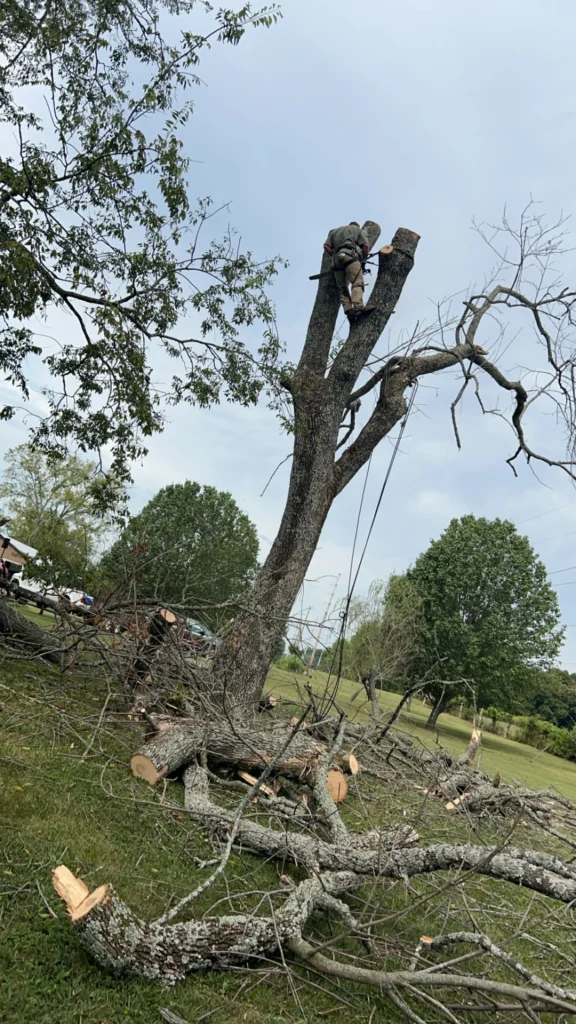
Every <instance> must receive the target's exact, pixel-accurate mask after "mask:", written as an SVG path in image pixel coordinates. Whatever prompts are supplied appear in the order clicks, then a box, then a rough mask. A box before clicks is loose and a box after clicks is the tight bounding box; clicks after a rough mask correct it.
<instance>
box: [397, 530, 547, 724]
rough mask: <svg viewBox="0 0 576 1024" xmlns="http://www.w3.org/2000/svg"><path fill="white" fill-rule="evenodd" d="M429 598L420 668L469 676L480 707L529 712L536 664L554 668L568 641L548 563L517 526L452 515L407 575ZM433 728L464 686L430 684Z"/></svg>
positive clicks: (438, 673)
mask: <svg viewBox="0 0 576 1024" xmlns="http://www.w3.org/2000/svg"><path fill="white" fill-rule="evenodd" d="M406 576H407V579H408V580H409V582H410V583H411V584H412V586H413V587H414V589H415V591H416V593H417V594H418V596H419V598H420V599H421V602H422V627H421V643H420V647H419V652H418V653H417V658H416V664H415V670H416V671H417V672H419V673H420V675H422V676H424V675H425V674H426V673H428V674H434V677H435V678H436V679H439V678H440V679H442V680H461V679H464V680H469V681H470V684H471V685H472V686H473V688H474V690H475V693H476V699H477V701H478V705H479V706H480V707H486V706H488V705H490V704H495V705H497V706H498V707H501V708H503V709H504V710H506V711H515V712H516V711H521V710H523V709H524V708H525V707H526V705H527V702H528V700H529V698H530V695H531V693H532V692H533V689H534V686H535V680H536V673H535V669H538V668H541V669H542V668H548V667H549V666H550V665H551V664H552V663H553V661H554V659H555V658H556V657H557V655H558V653H559V651H560V649H561V646H562V643H563V639H564V628H563V627H562V626H561V624H560V610H559V606H558V598H557V596H556V593H555V591H554V590H553V588H552V587H551V585H550V583H549V582H548V579H547V572H546V567H545V566H544V564H543V563H542V562H541V561H540V559H539V558H538V556H537V555H536V554H535V552H534V550H533V548H532V547H531V545H530V543H529V541H528V539H527V538H526V537H522V536H521V535H520V534H519V533H518V532H517V531H516V527H515V526H514V524H513V523H510V522H507V521H503V520H500V519H494V520H488V519H483V518H482V519H477V518H476V517H475V516H473V515H467V516H463V517H462V518H461V519H453V520H452V522H451V523H450V525H449V526H448V528H447V530H445V531H444V533H443V534H442V536H441V537H440V538H439V540H436V541H433V542H432V544H431V545H430V547H429V548H428V550H427V551H425V552H424V553H423V554H422V555H420V557H419V558H418V559H417V560H416V562H415V564H414V566H413V568H412V569H410V570H409V571H408V573H407V574H406ZM428 692H429V694H430V696H431V697H432V700H433V702H434V703H433V709H432V713H431V715H430V720H429V722H428V726H429V727H430V728H433V727H434V726H435V723H436V720H437V718H438V715H439V714H440V713H441V711H442V710H443V709H444V708H445V707H446V705H447V704H448V702H449V700H450V699H451V697H453V696H454V695H455V693H456V692H458V691H457V689H455V688H454V687H445V686H444V685H443V683H440V682H435V683H430V685H429V686H428Z"/></svg>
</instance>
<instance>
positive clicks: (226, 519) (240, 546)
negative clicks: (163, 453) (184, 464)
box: [102, 480, 258, 626]
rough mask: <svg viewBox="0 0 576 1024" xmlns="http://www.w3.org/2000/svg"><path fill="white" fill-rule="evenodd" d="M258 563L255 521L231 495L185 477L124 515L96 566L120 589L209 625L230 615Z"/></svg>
mask: <svg viewBox="0 0 576 1024" xmlns="http://www.w3.org/2000/svg"><path fill="white" fill-rule="evenodd" d="M257 565H258V535H257V533H256V527H255V526H254V524H253V523H252V522H251V521H250V519H249V518H248V516H247V515H245V513H244V512H241V511H240V509H239V507H238V505H237V504H236V502H235V501H234V498H233V497H232V495H231V494H228V493H227V492H226V491H218V490H217V489H216V488H215V487H201V486H200V484H197V483H192V482H191V481H190V480H187V481H186V482H185V483H183V484H170V485H169V486H168V487H163V488H162V489H161V490H160V491H158V493H157V494H156V495H155V496H154V497H153V498H152V500H151V501H149V502H148V504H147V505H145V506H144V508H143V509H142V511H141V512H140V513H139V514H138V515H136V516H134V517H133V518H132V519H131V520H130V522H129V523H128V525H127V527H126V528H125V530H124V531H123V533H122V535H121V536H120V538H119V539H118V540H117V541H116V543H115V544H114V545H113V546H112V548H111V549H110V551H109V552H108V553H107V554H106V555H105V556H104V558H103V560H102V572H103V575H105V576H107V577H108V578H109V580H110V581H111V582H112V584H113V585H114V586H115V587H116V588H118V589H119V590H120V591H124V592H125V591H126V590H128V589H129V590H131V592H132V594H133V595H135V596H136V597H137V598H138V599H139V600H154V601H159V602H162V603H164V604H168V605H176V606H178V607H183V608H186V609H187V610H188V611H189V612H190V613H191V614H196V615H198V616H199V617H200V618H202V619H203V620H204V621H206V622H207V623H208V624H209V625H211V626H215V625H217V624H218V623H219V622H220V621H222V620H225V619H227V618H230V617H231V616H232V614H233V607H231V605H233V603H234V601H236V600H237V599H238V598H239V597H240V596H241V595H242V594H243V593H244V592H245V590H246V589H247V588H248V587H249V586H250V583H251V582H252V579H253V576H254V573H255V570H256V568H257Z"/></svg>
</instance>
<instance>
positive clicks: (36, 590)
mask: <svg viewBox="0 0 576 1024" xmlns="http://www.w3.org/2000/svg"><path fill="white" fill-rule="evenodd" d="M11 589H12V593H13V594H14V596H15V597H16V598H19V597H24V598H27V600H28V601H34V602H35V603H36V604H37V606H38V608H57V607H58V606H59V604H60V594H59V593H58V591H57V590H56V588H55V587H52V586H50V584H48V583H41V582H40V580H33V579H28V578H26V577H25V575H24V573H23V572H21V573H18V574H17V575H15V576H13V577H12V581H11Z"/></svg>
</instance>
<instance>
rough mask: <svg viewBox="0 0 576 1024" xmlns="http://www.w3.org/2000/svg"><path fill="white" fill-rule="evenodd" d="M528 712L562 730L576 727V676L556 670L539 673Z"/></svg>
mask: <svg viewBox="0 0 576 1024" xmlns="http://www.w3.org/2000/svg"><path fill="white" fill-rule="evenodd" d="M530 711H531V712H532V713H533V714H535V715H536V716H537V717H538V718H544V719H546V721H548V722H552V724H553V725H558V726H560V727H561V728H563V729H572V728H573V727H574V726H576V676H574V675H571V674H570V673H569V672H566V671H562V670H560V669H557V668H555V669H550V671H549V672H541V673H539V675H538V678H537V692H536V693H535V694H534V695H533V697H532V700H531V703H530Z"/></svg>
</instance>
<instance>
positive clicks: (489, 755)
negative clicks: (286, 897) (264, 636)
mask: <svg viewBox="0 0 576 1024" xmlns="http://www.w3.org/2000/svg"><path fill="white" fill-rule="evenodd" d="M32 614H34V613H33V612H32ZM45 619H46V616H43V617H39V620H40V621H41V622H42V621H43V620H45ZM325 680H326V677H325V676H321V675H320V674H316V675H315V677H314V680H313V683H314V686H315V688H316V689H319V687H320V685H321V684H323V683H325ZM298 682H299V683H300V684H301V683H302V679H301V678H299V680H298ZM270 688H272V689H273V690H274V691H275V692H279V691H281V690H282V691H283V692H285V693H288V692H290V693H292V694H293V693H294V683H293V680H292V679H291V677H290V676H287V677H284V676H282V675H281V674H279V673H278V672H277V671H273V672H272V674H271V677H270ZM356 689H357V687H356V686H354V684H352V683H349V682H347V681H345V682H344V683H343V684H342V686H341V689H340V693H339V700H340V701H341V702H343V703H347V704H348V705H350V706H352V707H354V706H355V704H356V703H358V704H360V698H358V700H357V701H356V702H354V705H351V704H350V702H351V697H352V695H353V693H354V691H355V690H356ZM107 694H108V688H107V685H106V683H105V681H103V680H101V679H98V680H96V681H92V682H90V683H89V682H87V681H83V680H78V679H68V678H66V679H65V680H64V681H63V680H61V679H60V678H59V677H58V674H57V673H56V672H55V671H53V670H51V669H48V668H44V667H42V666H38V665H37V664H29V663H25V662H18V663H14V664H8V663H5V664H4V665H3V666H2V665H0V706H1V708H0V710H1V719H0V723H1V733H0V783H1V785H0V823H1V826H0V857H1V862H0V1021H2V1022H8V1021H9V1022H10V1024H55V1022H58V1024H124V1022H126V1024H155V1022H157V1024H161V1018H160V1016H159V1014H158V1007H159V1006H165V1007H169V1008H170V1009H172V1011H173V1012H174V1013H176V1014H178V1015H179V1016H181V1017H182V1018H184V1019H185V1020H186V1021H188V1022H189V1024H195V1022H196V1021H198V1020H200V1019H201V1018H202V1017H203V1016H204V1015H206V1014H210V1016H208V1017H205V1019H206V1020H207V1021H209V1022H210V1024H235V1022H237V1021H239V1022H242V1021H247V1022H250V1024H288V1022H292V1024H296V1022H299V1024H303V1022H304V1021H306V1022H307V1024H320V1022H321V1021H331V1020H338V1015H339V1014H340V1015H341V1014H342V1013H346V1014H347V1015H348V1016H349V1017H350V1019H353V1018H354V1019H356V1020H357V1021H358V1022H360V1024H367V1022H368V1021H370V1020H371V1021H372V1022H373V1024H375V1022H376V1021H390V1022H395V1021H398V1020H400V1019H401V1018H400V1017H399V1016H398V1013H397V1011H396V1010H395V1008H394V1007H392V1006H391V1005H390V1004H389V1003H388V1002H386V1001H384V1000H383V999H382V998H381V997H380V996H379V994H378V993H377V992H375V991H371V992H368V991H364V990H360V989H359V988H355V987H354V986H346V985H342V986H340V987H338V988H335V987H334V985H333V984H331V983H330V982H327V981H326V980H325V979H323V978H321V977H319V976H317V975H315V974H313V973H311V974H308V972H307V971H306V970H305V969H304V968H303V967H301V966H298V967H297V968H296V972H295V979H294V980H293V981H289V980H288V978H287V976H286V974H285V973H284V971H283V970H282V964H281V962H280V961H279V960H275V961H274V962H272V963H271V964H270V965H268V966H269V968H270V972H271V973H269V974H268V976H267V977H265V976H264V975H263V974H260V973H253V974H249V973H246V972H238V973H229V974H210V973H206V974H198V975H191V976H190V977H189V978H188V979H187V980H186V981H184V982H182V983H181V984H180V985H178V986H177V987H176V988H174V989H172V990H170V991H168V992H166V991H164V990H162V989H161V988H160V987H158V986H157V985H152V984H145V983H143V982H141V981H139V980H137V979H126V978H123V979H119V980H116V979H114V978H112V977H109V976H108V975H106V974H105V973H104V972H103V971H101V970H100V969H99V968H97V967H95V966H94V965H93V964H92V963H91V962H90V961H89V960H88V958H87V957H86V956H85V955H84V953H83V951H82V950H81V948H80V947H79V946H78V944H77V941H76V937H75V935H74V932H73V930H72V928H71V927H70V925H69V923H68V922H67V920H66V915H65V912H64V909H63V906H62V905H61V904H60V902H59V901H58V899H57V897H56V896H55V894H54V892H53V890H52V887H51V881H50V878H51V869H52V868H53V867H54V866H56V865H57V864H59V863H65V864H67V865H68V867H70V868H71V869H72V870H73V871H74V872H76V873H77V874H78V875H80V876H81V877H82V878H83V879H84V880H85V881H86V882H87V884H88V885H89V886H91V887H96V886H97V885H99V884H102V882H104V881H111V882H112V883H113V884H114V887H115V888H116V890H117V891H118V892H119V894H120V895H121V896H122V897H123V898H124V899H125V900H126V902H127V903H129V904H130V906H131V907H132V908H133V909H134V911H135V912H136V913H138V914H139V915H140V916H142V917H143V918H153V917H154V916H157V915H158V914H159V913H160V912H162V911H163V910H164V909H165V908H166V905H167V904H168V903H169V901H170V900H173V899H177V898H180V897H181V896H183V895H185V894H186V893H187V892H189V891H190V889H191V888H193V887H194V886H196V885H197V883H198V882H199V881H200V880H201V879H203V878H204V877H206V872H205V871H198V870H197V869H196V866H195V858H196V857H205V856H207V855H208V856H210V855H211V850H212V847H211V844H210V842H209V839H208V836H207V835H206V834H205V833H204V832H203V831H202V830H201V829H200V828H198V827H196V826H194V825H193V824H191V823H190V822H189V821H188V820H187V818H186V817H185V815H183V814H181V813H180V811H179V810H178V807H179V806H180V805H181V799H182V792H181V787H180V786H179V785H178V783H169V784H168V785H167V787H166V792H165V794H164V797H163V794H162V790H161V789H160V790H159V791H158V792H156V791H152V790H150V789H149V788H148V787H147V786H146V785H145V784H144V783H141V782H139V781H137V780H135V779H133V778H132V777H131V776H130V773H129V771H128V767H127V765H128V761H129V757H130V755H131V754H132V753H133V751H134V749H136V747H137V746H138V744H139V742H140V736H141V731H140V728H139V726H137V725H135V724H134V725H127V724H126V722H125V721H124V722H123V723H120V719H119V716H118V715H117V714H116V712H117V711H118V709H119V707H120V705H119V703H118V702H117V701H116V700H115V698H114V696H112V697H109V704H108V710H109V712H111V714H110V716H109V717H108V718H107V719H106V720H105V722H104V724H103V725H102V726H101V728H100V729H99V730H98V728H97V727H98V722H99V717H100V710H101V707H102V703H103V701H104V700H105V699H106V696H107ZM380 697H381V703H382V706H383V707H384V708H391V707H393V706H394V705H395V703H396V701H397V700H398V697H397V695H394V694H387V693H382V694H381V695H380ZM354 713H355V714H358V717H362V716H363V715H365V713H366V709H365V707H364V708H361V709H359V710H358V712H354ZM424 717H425V709H424V708H423V707H422V706H421V705H416V704H414V706H413V712H412V713H411V715H410V716H409V718H408V720H407V721H403V722H402V728H405V729H406V730H407V731H410V732H411V733H412V734H413V735H415V736H418V737H419V738H421V739H422V740H423V741H426V742H433V741H434V737H431V736H430V734H426V733H425V732H424V730H423V728H422V724H423V720H424ZM468 734H469V726H468V725H467V724H466V723H462V722H459V721H458V720H456V719H451V718H449V717H448V716H443V717H442V719H441V723H440V738H441V739H442V740H443V741H445V742H446V743H447V745H450V746H451V747H452V749H455V750H460V749H462V747H463V745H464V744H465V743H466V742H467V739H468ZM483 757H484V758H485V761H484V765H485V767H489V770H493V769H494V770H499V771H501V773H502V774H503V775H504V774H508V775H510V776H514V777H517V778H522V777H523V778H524V779H525V780H527V779H528V775H529V774H530V773H533V777H534V778H535V779H536V783H537V785H538V786H544V785H548V784H552V785H557V786H558V788H562V787H563V789H562V791H563V792H566V791H567V787H568V786H570V785H572V786H573V780H574V777H575V767H574V766H573V765H569V764H567V763H566V762H563V761H558V759H556V758H552V757H549V756H548V755H544V754H541V755H537V753H536V752H535V751H533V750H531V749H530V748H526V747H520V745H519V744H516V743H512V742H508V741H505V740H502V739H500V738H498V737H487V738H486V750H485V752H484V754H483ZM535 758H537V759H538V760H535ZM505 766H506V767H507V769H508V771H507V772H506V769H505ZM530 777H532V776H530ZM358 785H359V791H358V793H356V792H355V789H354V786H352V787H351V793H350V795H349V798H348V799H347V801H346V802H345V804H344V805H343V813H344V815H345V817H346V819H347V821H348V822H349V824H350V825H351V826H353V827H355V828H358V829H361V828H362V827H365V823H366V820H367V819H369V820H370V821H371V822H373V823H377V822H383V821H402V820H405V821H410V822H412V823H413V824H414V825H415V827H417V828H418V831H419V832H420V834H421V835H422V836H423V838H425V839H430V840H435V841H439V840H449V839H452V840H454V841H458V840H463V839H465V838H467V837H468V836H469V828H468V824H467V823H466V822H465V821H464V820H463V819H461V818H454V817H452V816H450V815H449V814H448V813H447V812H445V810H444V808H443V807H442V804H441V803H440V802H438V801H433V800H423V798H422V796H421V794H419V793H418V792H417V791H416V790H415V788H414V786H413V785H412V784H411V783H410V782H409V781H408V780H406V783H405V784H404V782H403V780H402V779H400V780H398V782H397V784H396V786H395V788H394V789H391V788H390V787H389V786H386V787H384V786H383V785H381V784H379V783H377V782H376V780H374V779H373V778H371V777H369V776H367V775H364V776H362V775H360V776H359V779H358ZM162 797H163V799H164V802H162ZM218 799H221V794H220V793H219V794H218ZM173 807H176V810H173V809H171V808H173ZM500 834H503V833H500ZM493 837H494V830H490V829H488V828H487V827H484V826H483V827H482V831H481V833H480V834H479V836H478V838H479V840H480V841H484V842H486V841H491V840H492V839H493ZM549 848H553V847H550V846H549ZM560 852H563V853H564V854H565V852H566V851H560ZM286 869H287V870H288V871H289V872H290V873H291V874H293V875H294V877H298V872H297V871H295V870H294V869H293V868H291V867H288V868H286V867H283V866H282V865H276V864H265V863H262V862H261V861H260V860H259V859H257V858H254V857H252V856H250V855H248V854H234V856H233V858H232V860H231V862H230V864H229V867H228V869H227V872H226V878H225V879H223V880H222V881H221V882H219V883H218V884H217V885H216V886H214V887H213V888H211V889H210V890H209V891H208V892H206V893H205V894H204V895H203V896H202V897H200V898H199V899H198V901H197V902H196V903H195V904H194V908H193V911H194V915H195V916H199V915H201V914H204V913H208V912H213V913H219V914H222V913H231V912H235V911H240V910H245V909H247V908H257V907H258V906H260V912H261V913H262V912H266V909H267V908H268V904H267V903H265V904H264V905H263V906H261V905H260V900H261V895H260V894H261V893H262V891H268V890H272V891H277V890H278V888H279V882H278V876H279V874H280V873H281V872H282V870H286ZM445 883H446V879H444V878H443V879H434V878H422V879H417V880H415V882H414V883H413V885H412V888H411V890H407V889H405V887H404V886H403V885H401V884H398V885H395V886H390V887H387V888H386V889H385V890H384V891H383V893H380V891H378V894H377V895H375V894H374V893H372V894H371V895H370V898H371V899H373V900H375V901H376V902H375V905H374V913H375V916H376V917H377V918H378V919H379V921H380V924H379V925H378V926H377V931H378V932H379V933H380V935H381V936H382V937H383V939H384V940H385V941H386V943H387V946H388V956H387V961H386V962H387V964H388V966H389V967H393V966H397V965H398V966H399V965H405V960H404V959H402V958H401V957H400V956H399V953H398V947H397V942H398V936H399V935H401V937H402V940H403V942H405V943H406V946H407V948H408V949H413V948H414V946H415V945H416V943H417V941H418V937H419V935H420V934H421V933H422V931H425V932H427V933H429V934H434V933H435V932H436V931H438V930H439V929H441V928H444V929H445V928H446V927H447V925H448V924H449V925H450V926H452V925H454V926H456V927H458V926H460V927H469V925H470V919H469V917H468V915H469V914H472V915H473V918H474V922H476V924H477V926H478V927H481V928H482V927H483V928H485V929H486V930H488V931H490V933H491V934H492V935H493V936H494V937H495V938H497V939H501V938H503V937H506V936H508V935H509V934H510V930H511V929H513V928H514V927H515V926H516V925H518V924H519V922H520V918H521V915H522V914H523V913H524V912H525V911H526V910H527V908H528V906H530V907H531V914H532V915H533V916H534V917H535V919H536V921H535V924H534V926H533V928H532V930H533V931H534V933H535V934H537V935H538V936H539V938H540V939H541V940H543V941H552V942H554V943H555V944H556V945H560V946H562V943H563V941H564V940H563V936H562V933H561V931H560V930H559V929H562V928H564V927H565V926H567V925H568V923H569V922H568V919H567V912H565V911H564V909H563V908H557V907H555V906H553V905H552V904H551V903H550V901H548V900H545V899H544V898H540V897H537V898H536V899H535V900H533V899H532V895H531V894H528V893H524V892H522V891H521V890H517V889H515V888H514V887H512V886H507V885H503V884H499V883H492V882H491V881H487V880H484V881H483V883H482V885H481V886H480V885H479V884H477V883H476V882H475V881H474V880H472V883H471V884H469V885H468V887H467V889H466V903H465V904H464V902H463V897H462V896H461V894H460V890H459V889H458V888H448V889H447V888H446V884H445ZM424 893H427V894H429V895H430V896H431V897H432V899H431V901H430V902H428V903H424V904H421V905H419V907H418V908H417V909H413V908H412V904H413V902H414V899H415V897H417V896H418V894H424ZM278 898H281V897H278ZM46 904H48V905H49V907H50V908H52V912H51V911H50V910H49V909H47V906H46ZM551 911H553V912H554V915H555V916H554V915H552V914H551ZM53 913H55V915H56V916H55V917H54V916H52V914H53ZM340 931H341V924H340V922H338V921H329V922H328V923H326V922H322V923H320V924H318V926H317V931H316V934H317V935H318V936H319V937H322V938H327V937H328V936H329V935H330V934H331V933H332V932H333V933H334V934H339V933H340ZM571 935H572V932H571V931H570V932H569V933H568V937H569V938H570V937H571ZM566 941H568V940H566ZM347 948H348V949H349V951H350V952H352V953H354V954H355V955H358V953H359V948H358V945H357V943H356V942H355V940H348V941H347ZM511 948H515V947H511ZM567 948H571V947H569V946H568V947H567ZM521 953H522V955H523V957H524V959H525V960H526V961H527V963H528V964H529V965H531V966H532V967H533V968H534V969H535V970H538V971H540V972H542V971H543V969H544V965H543V961H542V959H541V957H540V955H539V953H540V951H538V950H536V952H535V951H534V950H533V949H532V950H531V949H530V948H528V947H526V948H524V947H522V949H521ZM314 985H320V986H321V987H322V988H323V989H324V990H325V991H322V990H321V989H318V988H316V987H313V986H314ZM295 990H297V992H296V995H295ZM337 997H338V998H339V999H343V1000H345V1002H344V1003H342V1002H339V1001H338V998H337ZM424 1016H426V1013H424ZM476 1019H477V1020H478V1021H480V1022H481V1024H483V1021H484V1020H487V1019H488V1018H487V1017H485V1016H483V1015H479V1016H478V1017H477V1018H476ZM475 1024H476V1022H475Z"/></svg>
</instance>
